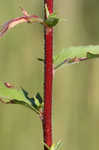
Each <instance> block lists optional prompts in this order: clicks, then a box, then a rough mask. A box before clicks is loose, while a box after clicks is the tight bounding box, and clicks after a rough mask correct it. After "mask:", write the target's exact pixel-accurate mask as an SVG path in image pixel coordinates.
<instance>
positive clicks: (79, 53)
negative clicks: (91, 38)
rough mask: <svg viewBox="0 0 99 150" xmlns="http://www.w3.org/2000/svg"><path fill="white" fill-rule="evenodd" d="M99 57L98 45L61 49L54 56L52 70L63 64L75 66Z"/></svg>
mask: <svg viewBox="0 0 99 150" xmlns="http://www.w3.org/2000/svg"><path fill="white" fill-rule="evenodd" d="M96 57H99V45H89V46H77V47H76V46H75V47H69V48H65V49H63V50H62V51H61V52H60V53H59V54H57V55H56V56H54V58H53V59H54V69H57V68H59V67H60V66H62V65H63V64H66V63H67V64H71V63H73V64H75V63H78V62H80V61H84V60H87V59H91V58H96Z"/></svg>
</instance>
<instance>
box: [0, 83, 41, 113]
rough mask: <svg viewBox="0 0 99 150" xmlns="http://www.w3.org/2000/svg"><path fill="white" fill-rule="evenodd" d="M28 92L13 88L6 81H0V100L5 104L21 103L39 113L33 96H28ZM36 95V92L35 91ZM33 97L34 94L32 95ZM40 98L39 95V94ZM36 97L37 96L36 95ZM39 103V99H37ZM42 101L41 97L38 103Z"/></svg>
mask: <svg viewBox="0 0 99 150" xmlns="http://www.w3.org/2000/svg"><path fill="white" fill-rule="evenodd" d="M27 95H28V93H27V92H26V91H25V90H23V89H21V88H19V89H17V88H15V87H14V86H13V85H11V84H9V83H8V82H5V83H2V82H0V101H1V102H2V103H5V104H21V105H24V106H26V107H28V108H30V109H32V110H33V111H35V112H36V113H37V114H40V111H39V108H41V107H39V108H38V107H37V106H36V104H35V105H34V103H35V101H34V98H29V97H28V96H27ZM37 95H38V93H37ZM34 97H35V96H34ZM39 97H40V98H41V96H40V95H39ZM36 98H37V99H38V97H36ZM38 103H39V100H38ZM42 103H43V101H42V99H40V105H41V104H42Z"/></svg>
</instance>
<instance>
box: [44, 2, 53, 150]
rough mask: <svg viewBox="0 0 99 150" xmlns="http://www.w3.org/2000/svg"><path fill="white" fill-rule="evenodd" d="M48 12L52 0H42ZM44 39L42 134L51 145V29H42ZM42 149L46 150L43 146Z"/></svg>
mask: <svg viewBox="0 0 99 150" xmlns="http://www.w3.org/2000/svg"><path fill="white" fill-rule="evenodd" d="M45 4H47V7H48V10H49V12H50V13H52V12H53V0H44V5H45ZM44 33H45V34H44V41H45V48H44V49H45V54H44V55H45V64H44V116H43V117H44V118H43V134H44V143H46V144H47V145H48V146H49V147H50V146H51V145H52V81H53V29H51V31H50V32H47V28H46V27H45V30H44ZM44 150H47V148H46V147H44Z"/></svg>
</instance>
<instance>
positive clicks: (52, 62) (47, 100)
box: [0, 0, 99, 150]
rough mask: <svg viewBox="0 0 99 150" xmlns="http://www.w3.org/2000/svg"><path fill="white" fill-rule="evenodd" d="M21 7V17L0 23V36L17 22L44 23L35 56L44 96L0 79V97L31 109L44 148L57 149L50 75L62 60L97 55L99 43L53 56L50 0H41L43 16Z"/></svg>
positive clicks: (69, 61)
mask: <svg viewBox="0 0 99 150" xmlns="http://www.w3.org/2000/svg"><path fill="white" fill-rule="evenodd" d="M21 10H22V13H23V15H22V16H21V17H18V18H14V19H12V20H10V21H8V22H6V23H5V24H4V25H3V26H2V27H1V30H0V38H2V37H3V36H4V34H5V33H6V32H7V31H8V30H10V29H11V28H13V27H14V26H16V25H17V24H20V23H29V24H33V23H39V24H41V25H43V26H44V45H45V46H44V58H43V59H42V58H39V59H38V60H39V61H42V62H43V64H44V97H41V95H40V93H39V91H37V94H36V95H34V96H33V97H29V96H28V92H27V91H26V90H25V89H23V88H16V87H15V86H14V85H11V84H10V83H8V82H5V83H3V82H1V81H0V101H1V102H2V103H4V104H20V105H23V106H25V107H27V108H29V109H31V110H32V111H33V112H35V113H36V114H37V115H38V116H39V118H40V120H41V122H42V129H43V142H42V143H43V145H44V150H57V149H59V148H60V147H61V145H62V141H61V140H59V141H58V142H57V143H56V144H53V141H52V86H53V76H55V73H56V71H57V70H58V69H59V68H61V67H62V66H65V64H68V65H69V64H76V63H80V62H81V61H85V60H87V59H92V58H96V57H99V46H98V45H96V46H93V45H88V46H78V47H69V48H64V49H63V50H62V51H61V52H60V53H58V54H57V55H56V56H53V29H54V27H55V26H56V25H57V23H59V21H60V19H59V17H57V15H56V14H55V13H54V12H53V0H44V12H45V17H44V19H42V18H40V17H39V16H36V15H33V14H32V15H31V14H29V13H28V12H27V11H26V10H25V9H24V8H21Z"/></svg>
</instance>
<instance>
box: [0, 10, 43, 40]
mask: <svg viewBox="0 0 99 150" xmlns="http://www.w3.org/2000/svg"><path fill="white" fill-rule="evenodd" d="M21 10H22V13H23V15H24V16H22V17H18V18H14V19H11V20H9V21H8V22H6V23H4V24H3V25H2V26H1V30H0V38H1V37H2V36H3V35H4V34H5V33H6V32H7V31H8V30H9V29H11V28H13V27H15V26H16V25H17V24H20V23H25V22H26V23H41V24H43V20H42V19H41V18H40V17H38V16H36V15H29V14H28V13H27V11H26V10H25V9H23V8H21Z"/></svg>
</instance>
